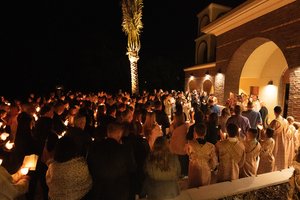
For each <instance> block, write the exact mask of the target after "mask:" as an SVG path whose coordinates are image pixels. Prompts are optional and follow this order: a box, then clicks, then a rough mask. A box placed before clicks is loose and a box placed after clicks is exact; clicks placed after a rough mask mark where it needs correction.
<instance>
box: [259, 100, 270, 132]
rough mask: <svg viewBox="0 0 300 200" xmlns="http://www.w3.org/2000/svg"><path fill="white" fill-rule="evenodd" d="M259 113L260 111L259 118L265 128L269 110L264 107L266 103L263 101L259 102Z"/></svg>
mask: <svg viewBox="0 0 300 200" xmlns="http://www.w3.org/2000/svg"><path fill="white" fill-rule="evenodd" d="M259 113H260V116H261V119H262V122H263V127H264V128H267V126H268V114H269V111H268V108H267V107H266V103H265V102H263V101H261V102H260V110H259Z"/></svg>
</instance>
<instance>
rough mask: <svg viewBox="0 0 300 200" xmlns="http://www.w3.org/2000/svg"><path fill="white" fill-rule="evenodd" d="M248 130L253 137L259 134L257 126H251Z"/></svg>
mask: <svg viewBox="0 0 300 200" xmlns="http://www.w3.org/2000/svg"><path fill="white" fill-rule="evenodd" d="M248 132H249V133H250V134H251V135H252V137H253V138H256V137H257V135H258V131H257V129H256V128H249V129H248Z"/></svg>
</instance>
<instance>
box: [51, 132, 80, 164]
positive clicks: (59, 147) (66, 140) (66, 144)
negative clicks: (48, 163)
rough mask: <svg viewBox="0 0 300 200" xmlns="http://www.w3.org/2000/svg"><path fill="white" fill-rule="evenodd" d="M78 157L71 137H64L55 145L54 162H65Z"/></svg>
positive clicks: (77, 151)
mask: <svg viewBox="0 0 300 200" xmlns="http://www.w3.org/2000/svg"><path fill="white" fill-rule="evenodd" d="M79 155H80V153H79V150H78V149H77V145H76V144H75V142H74V140H73V139H72V138H71V137H68V136H64V137H62V138H61V139H60V140H58V142H57V143H56V146H55V150H54V160H55V161H57V162H60V163H62V162H66V161H69V160H71V159H73V158H76V157H78V156H79Z"/></svg>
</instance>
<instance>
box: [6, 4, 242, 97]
mask: <svg viewBox="0 0 300 200" xmlns="http://www.w3.org/2000/svg"><path fill="white" fill-rule="evenodd" d="M244 1H245V0H232V1H229V0H219V1H211V0H197V1H195V0H184V1H183V0H175V1H174V0H173V1H171V0H144V9H143V19H142V21H143V24H144V28H143V30H142V33H141V50H140V53H139V55H140V60H139V62H138V66H139V81H140V88H141V89H143V88H146V89H153V88H162V89H168V90H170V89H176V90H180V89H183V86H184V72H183V68H185V67H189V66H192V65H194V54H195V53H194V51H195V43H194V39H196V33H197V17H196V14H197V13H198V12H200V11H201V10H202V9H203V8H204V7H206V6H207V5H208V4H209V3H211V2H216V3H221V4H223V5H228V6H231V7H235V6H237V5H239V4H240V3H241V2H244ZM1 7H2V9H1V19H2V20H1V29H0V30H1V31H0V36H1V47H0V49H1V59H0V65H1V75H2V76H1V85H2V87H1V92H0V95H6V96H14V97H19V96H22V95H26V94H29V93H30V92H36V93H39V94H43V93H48V92H49V91H51V90H54V88H55V86H56V85H58V84H62V85H64V87H65V89H66V90H81V91H98V90H101V89H104V90H107V91H117V90H118V89H123V90H126V91H130V70H129V61H128V58H127V56H126V44H127V38H126V36H125V33H124V32H122V28H121V22H122V11H121V0H106V1H100V0H97V1H91V0H87V1H78V0H68V1H67V0H30V1H20V2H15V1H6V3H1Z"/></svg>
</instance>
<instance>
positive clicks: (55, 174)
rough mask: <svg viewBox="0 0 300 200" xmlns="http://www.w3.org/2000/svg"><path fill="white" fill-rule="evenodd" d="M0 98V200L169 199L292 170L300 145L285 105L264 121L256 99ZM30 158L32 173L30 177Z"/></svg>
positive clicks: (170, 95) (194, 95) (164, 95)
mask: <svg viewBox="0 0 300 200" xmlns="http://www.w3.org/2000/svg"><path fill="white" fill-rule="evenodd" d="M0 100H1V102H0V185H1V190H0V199H16V198H19V199H21V198H23V199H29V200H31V199H45V200H46V199H51V200H59V199H64V200H65V199H68V200H75V199H96V200H101V199H103V200H114V199H116V200H117V199H118V200H122V199H124V200H135V199H138V198H146V199H167V198H173V197H176V196H178V195H179V194H180V191H181V190H182V189H183V188H195V187H200V186H204V185H209V184H212V183H216V182H223V181H231V180H235V179H238V178H242V177H248V176H256V175H257V174H262V173H267V172H272V171H276V170H282V169H285V168H288V167H289V166H291V165H292V164H293V162H294V158H295V155H296V152H297V151H296V150H297V149H298V147H299V144H300V142H299V141H300V136H299V133H298V128H299V123H297V122H295V120H294V118H293V117H291V116H289V117H287V119H284V118H283V116H282V109H281V107H280V106H276V107H275V108H274V114H275V119H273V120H270V119H268V112H269V111H268V110H267V109H266V107H265V105H264V104H263V102H259V99H258V97H257V96H256V95H252V96H250V97H248V96H246V95H245V94H242V95H240V96H235V95H232V94H231V95H230V98H229V99H228V101H227V102H226V104H225V105H224V106H220V105H218V100H217V98H216V97H215V96H214V95H213V94H210V95H207V94H206V93H205V92H202V93H199V92H197V91H193V92H181V91H178V92H177V91H172V92H168V91H163V90H159V91H156V90H155V91H154V92H152V93H149V92H146V91H144V92H143V93H142V94H141V95H130V94H129V93H126V92H119V93H118V94H116V95H113V94H110V93H106V92H99V93H90V94H84V93H81V92H68V93H66V94H63V93H59V94H55V93H51V94H50V95H49V96H48V97H40V96H36V95H34V94H30V95H29V97H28V98H27V99H26V100H25V101H19V100H10V101H9V100H7V99H6V98H4V97H2V98H1V99H0ZM31 154H35V155H38V160H37V165H36V169H35V170H34V171H33V170H31V171H29V172H28V173H24V172H22V170H21V169H22V168H24V166H23V165H24V163H23V160H24V157H25V156H26V155H31ZM180 180H186V182H187V186H186V187H184V186H183V185H180V184H179V181H180ZM2 188H4V189H3V190H2Z"/></svg>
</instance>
